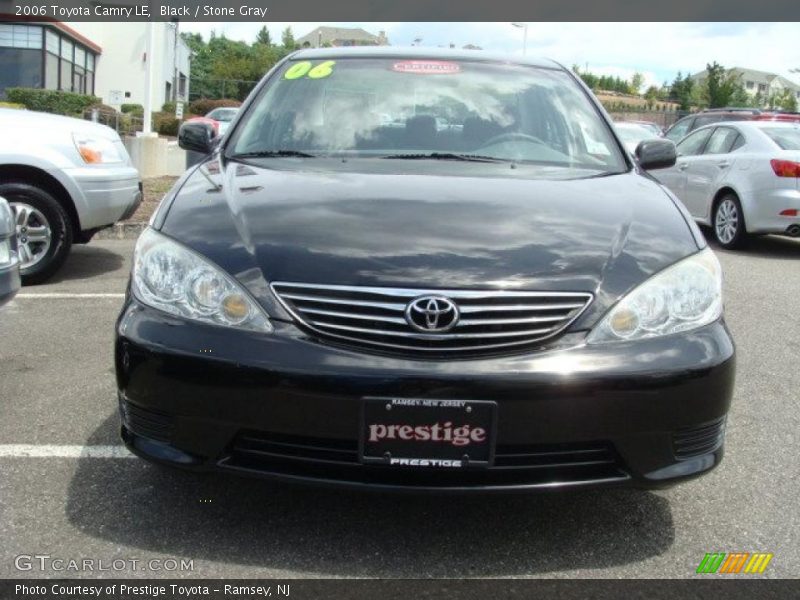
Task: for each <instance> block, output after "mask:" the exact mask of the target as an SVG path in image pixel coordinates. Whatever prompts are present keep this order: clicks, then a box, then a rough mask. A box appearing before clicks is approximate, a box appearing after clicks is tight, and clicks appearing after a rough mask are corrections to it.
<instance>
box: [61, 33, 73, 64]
mask: <svg viewBox="0 0 800 600" xmlns="http://www.w3.org/2000/svg"><path fill="white" fill-rule="evenodd" d="M72 46H73V44H72V42H70V41H69V40H66V39H64V38H61V58H65V59H66V60H68V61H70V62H72Z"/></svg>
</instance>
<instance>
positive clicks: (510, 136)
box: [481, 131, 547, 148]
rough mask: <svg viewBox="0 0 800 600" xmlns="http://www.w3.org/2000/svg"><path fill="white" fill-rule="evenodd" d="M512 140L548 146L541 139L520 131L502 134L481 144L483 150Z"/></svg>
mask: <svg viewBox="0 0 800 600" xmlns="http://www.w3.org/2000/svg"><path fill="white" fill-rule="evenodd" d="M512 140H522V141H524V142H533V143H534V144H541V145H542V146H547V143H546V142H544V141H543V140H541V139H539V138H538V137H536V136H535V135H528V134H527V133H522V132H520V131H510V132H508V133H501V134H499V135H496V136H494V137H492V138H489V139H488V140H486V141H485V142H484V143H483V144H481V148H485V147H486V146H493V145H495V144H500V143H502V142H510V141H512Z"/></svg>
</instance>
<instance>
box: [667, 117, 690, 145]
mask: <svg viewBox="0 0 800 600" xmlns="http://www.w3.org/2000/svg"><path fill="white" fill-rule="evenodd" d="M691 123H692V120H691V119H683V120H682V121H678V122H677V123H675V125H673V126H672V127H670V129H669V131H667V133H665V134H664V137H666V138H667V139H668V140H672V141H673V142H675V143H676V144H677V143H678V142H680V141H681V139H682V138H683V136H685V135H686V133H687V132H688V131H689V125H691Z"/></svg>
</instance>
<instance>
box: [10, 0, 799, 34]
mask: <svg viewBox="0 0 800 600" xmlns="http://www.w3.org/2000/svg"><path fill="white" fill-rule="evenodd" d="M0 18H2V19H3V20H9V19H20V20H57V21H64V22H70V21H170V20H174V19H179V20H181V21H233V22H242V21H251V22H270V21H306V22H321V21H323V22H324V21H334V22H343V21H422V22H436V21H448V22H453V21H539V22H541V21H554V22H555V21H584V22H585V21H797V20H800V2H798V1H797V0H761V1H760V2H753V1H752V0H704V1H702V2H697V1H696V0H671V1H670V2H652V1H647V0H639V1H633V0H595V1H589V0H402V1H399V0H336V1H331V0H266V1H265V0H153V1H148V0H38V1H36V0H0ZM678 41H679V40H676V43H677V42H678Z"/></svg>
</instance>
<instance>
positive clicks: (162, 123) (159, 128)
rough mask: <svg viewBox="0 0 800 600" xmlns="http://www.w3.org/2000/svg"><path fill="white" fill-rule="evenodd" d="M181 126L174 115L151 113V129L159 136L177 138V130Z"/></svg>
mask: <svg viewBox="0 0 800 600" xmlns="http://www.w3.org/2000/svg"><path fill="white" fill-rule="evenodd" d="M180 126H181V121H180V119H176V118H175V114H174V113H169V112H154V113H153V129H154V130H155V131H156V132H158V134H159V135H168V136H171V137H177V136H178V128H179V127H180Z"/></svg>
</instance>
